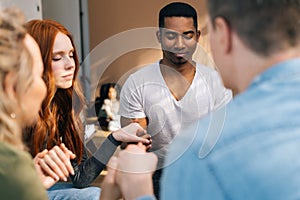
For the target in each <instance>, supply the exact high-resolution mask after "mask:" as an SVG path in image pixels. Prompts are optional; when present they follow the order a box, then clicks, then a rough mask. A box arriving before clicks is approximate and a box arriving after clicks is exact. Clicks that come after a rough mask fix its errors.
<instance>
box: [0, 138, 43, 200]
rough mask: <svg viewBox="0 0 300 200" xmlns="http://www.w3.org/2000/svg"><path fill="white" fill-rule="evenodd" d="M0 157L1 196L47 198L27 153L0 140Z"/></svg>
mask: <svg viewBox="0 0 300 200" xmlns="http://www.w3.org/2000/svg"><path fill="white" fill-rule="evenodd" d="M0 159H1V162H0V174H1V176H0V177H1V178H0V193H1V196H2V197H3V196H4V197H7V199H8V198H9V199H25V198H29V197H30V199H46V198H47V193H46V190H45V189H44V187H43V185H42V183H41V181H40V179H39V176H38V173H37V171H36V169H35V167H34V164H33V160H32V157H31V156H30V154H29V153H27V152H26V151H22V150H19V149H17V148H15V147H13V146H12V145H9V144H6V143H3V142H0ZM12 191H13V192H12ZM36 191H39V192H36Z"/></svg>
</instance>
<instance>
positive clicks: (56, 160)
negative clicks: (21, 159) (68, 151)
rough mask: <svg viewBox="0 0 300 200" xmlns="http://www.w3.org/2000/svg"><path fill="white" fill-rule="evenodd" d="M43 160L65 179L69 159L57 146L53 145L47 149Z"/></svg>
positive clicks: (67, 174)
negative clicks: (47, 151)
mask: <svg viewBox="0 0 300 200" xmlns="http://www.w3.org/2000/svg"><path fill="white" fill-rule="evenodd" d="M45 161H46V163H47V164H48V165H49V166H50V167H51V168H52V169H53V170H54V171H55V172H56V173H57V174H59V175H60V177H61V178H62V179H63V180H67V178H66V177H68V176H69V171H68V168H67V165H71V164H70V159H69V157H68V156H66V155H65V154H64V152H63V151H62V150H61V149H60V148H59V147H58V146H55V147H53V148H52V149H51V150H50V151H49V153H48V154H47V155H46V156H45ZM61 173H63V175H62V174H61ZM63 177H64V178H63Z"/></svg>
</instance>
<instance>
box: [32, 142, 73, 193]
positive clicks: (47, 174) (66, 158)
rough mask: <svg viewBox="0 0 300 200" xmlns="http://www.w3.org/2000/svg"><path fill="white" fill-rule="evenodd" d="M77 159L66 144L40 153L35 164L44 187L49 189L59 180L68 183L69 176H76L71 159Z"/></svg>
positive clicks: (35, 159) (35, 158)
mask: <svg viewBox="0 0 300 200" xmlns="http://www.w3.org/2000/svg"><path fill="white" fill-rule="evenodd" d="M75 157H76V156H75V154H73V153H72V152H71V151H70V150H69V149H67V147H66V146H65V145H64V144H61V145H60V146H55V147H53V148H52V149H51V150H49V151H48V150H47V149H45V150H44V151H42V152H40V153H38V154H37V155H36V156H35V157H34V164H35V168H36V169H37V171H38V173H39V175H40V178H41V180H42V183H43V185H44V187H45V188H47V189H48V188H50V187H51V186H52V185H54V184H55V183H56V182H57V181H59V180H63V181H67V177H68V176H69V174H72V175H74V169H73V167H72V164H71V162H70V159H74V158H75Z"/></svg>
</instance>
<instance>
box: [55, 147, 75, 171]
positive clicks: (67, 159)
mask: <svg viewBox="0 0 300 200" xmlns="http://www.w3.org/2000/svg"><path fill="white" fill-rule="evenodd" d="M60 148H61V149H62V150H63V152H64V153H65V155H67V156H65V155H59V156H60V159H61V160H63V162H64V163H65V166H66V168H67V170H68V171H69V172H70V174H72V175H74V174H75V173H74V168H73V166H72V164H71V161H70V159H74V158H75V157H76V156H75V154H74V153H73V152H71V151H70V150H69V149H68V148H67V147H66V146H65V145H64V144H63V143H62V144H61V145H60ZM68 155H69V156H68Z"/></svg>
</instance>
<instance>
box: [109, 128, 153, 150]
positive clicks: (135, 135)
mask: <svg viewBox="0 0 300 200" xmlns="http://www.w3.org/2000/svg"><path fill="white" fill-rule="evenodd" d="M112 135H113V137H114V138H115V139H116V140H117V141H120V142H123V144H122V145H121V148H122V149H125V147H126V146H127V143H129V144H130V143H138V142H141V143H143V144H144V145H145V146H146V149H147V150H148V149H150V148H151V143H152V140H151V136H150V135H149V134H147V133H146V131H145V130H144V129H143V128H142V127H141V126H140V125H139V124H138V123H131V124H129V125H127V126H125V127H123V128H121V129H119V130H117V131H114V132H113V133H112Z"/></svg>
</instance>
